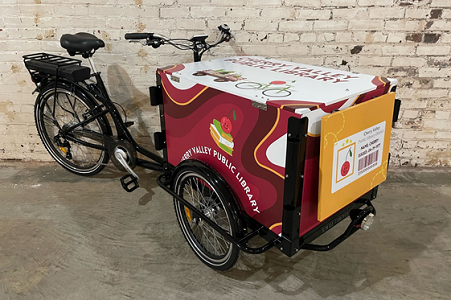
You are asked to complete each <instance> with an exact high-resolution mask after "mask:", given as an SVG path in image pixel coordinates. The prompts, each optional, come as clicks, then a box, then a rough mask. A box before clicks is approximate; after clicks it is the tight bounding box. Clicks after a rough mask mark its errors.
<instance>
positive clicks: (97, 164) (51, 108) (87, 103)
mask: <svg viewBox="0 0 451 300" xmlns="http://www.w3.org/2000/svg"><path fill="white" fill-rule="evenodd" d="M95 106H96V105H95V100H93V99H90V97H89V96H87V95H86V94H84V93H82V92H81V91H80V90H79V89H77V88H73V86H69V85H66V84H62V83H60V84H58V86H57V88H56V97H55V86H54V84H53V83H51V84H49V85H47V86H46V87H44V88H43V90H42V92H41V93H40V94H39V96H38V97H37V99H36V103H35V107H34V116H35V123H36V129H37V131H38V134H39V137H40V138H41V141H42V143H43V144H44V146H45V148H46V149H47V151H48V152H49V154H50V155H51V156H52V158H53V159H54V160H55V161H56V162H57V163H59V164H60V165H61V166H62V167H63V168H65V169H66V170H68V171H70V172H72V173H75V174H78V175H83V176H90V175H94V174H97V173H99V172H100V171H102V170H103V168H104V167H105V166H106V164H107V163H108V160H109V153H108V151H107V150H100V149H95V148H92V147H89V146H85V145H82V144H77V143H74V142H72V141H69V140H67V139H66V138H65V137H64V136H62V134H61V133H60V129H62V128H64V126H71V125H75V124H77V123H79V122H80V121H82V120H85V119H87V117H88V115H89V112H90V111H91V110H93V109H94V107H95ZM107 122H108V120H107V119H106V117H105V116H102V117H99V118H97V119H95V120H94V121H92V122H90V123H88V124H85V125H84V126H83V127H82V129H74V130H73V131H72V132H71V134H73V136H74V137H76V138H77V139H80V140H82V141H85V142H89V143H92V144H95V145H104V141H103V138H102V137H103V135H104V134H105V133H108V129H107V128H108V127H107V126H106V125H105V124H107Z"/></svg>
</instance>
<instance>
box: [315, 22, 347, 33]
mask: <svg viewBox="0 0 451 300" xmlns="http://www.w3.org/2000/svg"><path fill="white" fill-rule="evenodd" d="M347 27H348V22H347V21H334V20H330V21H329V20H328V21H315V23H314V24H313V29H314V30H328V31H330V30H345V29H346V28H347Z"/></svg>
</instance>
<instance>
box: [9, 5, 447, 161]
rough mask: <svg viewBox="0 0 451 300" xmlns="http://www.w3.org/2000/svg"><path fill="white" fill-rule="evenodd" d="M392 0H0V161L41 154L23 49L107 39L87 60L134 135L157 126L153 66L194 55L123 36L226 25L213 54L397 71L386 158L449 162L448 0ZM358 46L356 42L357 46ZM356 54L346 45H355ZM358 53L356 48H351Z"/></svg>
mask: <svg viewBox="0 0 451 300" xmlns="http://www.w3.org/2000/svg"><path fill="white" fill-rule="evenodd" d="M408 2H409V1H398V0H379V1H377V2H375V1H373V0H319V1H311V0H308V1H307V0H229V1H223V0H183V1H175V0H124V1H119V0H91V1H86V2H74V1H69V0H62V1H56V0H3V1H1V2H0V134H1V136H2V139H0V159H28V160H49V159H50V156H49V155H48V154H47V153H46V152H45V150H44V148H43V146H42V145H41V142H40V140H39V137H38V136H37V133H36V129H35V126H34V120H33V104H34V99H35V96H32V95H31V92H32V91H33V84H32V83H31V81H30V80H29V75H28V73H27V71H26V69H25V68H24V66H23V63H22V58H21V57H22V55H24V54H28V53H32V52H40V51H48V52H51V53H54V54H65V53H64V51H63V50H62V49H61V48H60V46H59V38H60V37H61V35H62V34H64V33H75V32H79V31H85V32H90V33H93V34H95V35H97V36H98V37H100V38H102V39H104V40H105V42H106V47H105V49H102V50H100V51H99V52H98V53H97V54H96V56H95V59H96V61H97V67H98V69H99V70H100V71H101V72H102V73H103V75H104V78H105V80H106V81H107V83H108V88H109V90H110V92H111V94H112V95H113V96H114V100H115V101H117V102H119V103H121V104H122V105H124V107H125V108H126V109H127V112H128V115H129V119H132V120H135V121H137V122H138V123H139V124H138V125H135V126H134V127H133V128H132V133H133V134H134V135H135V136H136V137H137V139H138V140H140V141H143V142H151V140H150V139H149V135H150V134H152V133H153V132H154V131H155V130H158V119H157V117H156V111H155V109H154V108H152V107H151V106H150V105H149V103H148V96H147V87H148V86H150V85H152V84H153V83H154V70H155V68H156V67H157V66H162V65H168V64H171V63H174V62H180V63H182V62H188V61H190V60H191V55H190V53H187V52H180V51H177V50H175V49H174V48H171V47H167V46H166V47H161V48H159V49H157V50H154V49H152V48H143V47H142V46H141V45H138V44H129V43H128V42H126V41H125V40H124V38H123V36H124V34H125V33H127V32H136V31H148V32H158V33H162V34H165V35H170V36H172V37H190V36H191V35H193V34H200V33H208V34H211V35H214V34H215V31H216V26H218V25H219V24H221V23H228V24H229V25H230V27H231V28H232V31H233V33H234V34H235V37H236V40H235V41H234V42H233V43H231V45H222V46H221V47H220V48H218V49H215V50H214V51H212V53H210V54H209V56H210V57H211V56H214V57H224V56H229V55H235V54H242V53H244V54H249V55H264V56H272V57H275V58H279V59H284V60H289V61H296V62H302V63H308V64H314V65H325V66H331V67H335V68H341V69H345V70H350V71H355V72H365V73H369V74H374V75H382V76H392V77H396V78H397V79H398V80H399V87H398V97H399V98H400V99H401V100H402V101H403V102H402V110H401V115H400V116H401V118H400V121H399V122H398V123H397V124H396V128H395V129H394V131H393V142H392V149H391V150H392V164H395V165H412V166H449V165H450V164H451V151H450V150H449V149H450V148H451V101H450V97H451V33H450V31H451V1H450V0H431V1H410V2H412V3H413V4H414V5H401V4H403V3H404V4H405V3H408ZM356 46H360V47H362V48H361V51H356V49H359V47H356ZM351 51H353V53H354V54H351ZM357 52H358V53H357Z"/></svg>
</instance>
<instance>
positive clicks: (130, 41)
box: [128, 40, 147, 46]
mask: <svg viewBox="0 0 451 300" xmlns="http://www.w3.org/2000/svg"><path fill="white" fill-rule="evenodd" d="M128 42H129V43H139V44H141V45H143V46H147V42H143V41H141V40H129V41H128Z"/></svg>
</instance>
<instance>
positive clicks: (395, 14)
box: [368, 7, 405, 19]
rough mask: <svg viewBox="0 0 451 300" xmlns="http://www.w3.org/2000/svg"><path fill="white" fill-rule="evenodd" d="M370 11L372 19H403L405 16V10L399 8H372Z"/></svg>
mask: <svg viewBox="0 0 451 300" xmlns="http://www.w3.org/2000/svg"><path fill="white" fill-rule="evenodd" d="M368 11H369V13H370V19H401V18H404V15H405V9H401V8H399V7H371V8H369V9H368Z"/></svg>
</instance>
